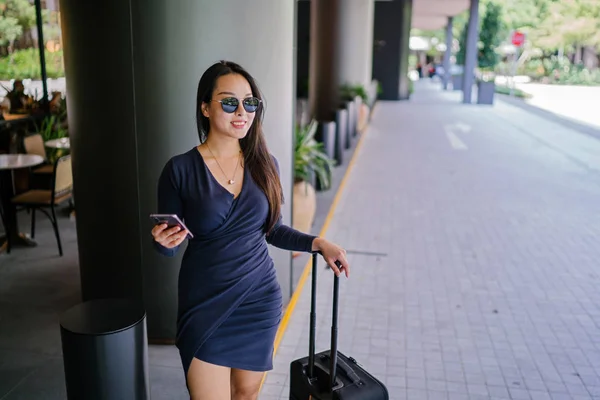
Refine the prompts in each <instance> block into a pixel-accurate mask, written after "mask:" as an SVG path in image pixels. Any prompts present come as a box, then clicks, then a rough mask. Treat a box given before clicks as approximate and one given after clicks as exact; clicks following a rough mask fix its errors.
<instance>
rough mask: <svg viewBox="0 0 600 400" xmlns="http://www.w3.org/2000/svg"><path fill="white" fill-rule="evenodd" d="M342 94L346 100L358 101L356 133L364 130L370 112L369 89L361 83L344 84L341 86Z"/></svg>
mask: <svg viewBox="0 0 600 400" xmlns="http://www.w3.org/2000/svg"><path fill="white" fill-rule="evenodd" d="M340 96H341V98H342V100H344V101H354V102H356V114H357V115H356V129H354V131H355V132H356V133H358V132H362V131H363V130H364V128H365V127H366V125H367V122H368V119H369V114H370V112H371V110H370V109H369V102H370V100H371V99H369V94H368V92H367V89H366V88H365V87H364V86H363V85H360V84H357V85H349V84H345V85H342V87H341V88H340Z"/></svg>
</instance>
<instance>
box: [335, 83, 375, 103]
mask: <svg viewBox="0 0 600 400" xmlns="http://www.w3.org/2000/svg"><path fill="white" fill-rule="evenodd" d="M340 96H341V98H342V100H346V101H352V100H354V99H355V98H356V96H359V97H360V98H361V99H362V101H363V103H367V104H368V101H369V95H368V93H367V89H365V87H364V86H363V85H360V84H356V85H350V84H345V85H342V87H341V88H340Z"/></svg>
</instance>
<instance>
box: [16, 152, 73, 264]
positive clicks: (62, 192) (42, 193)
mask: <svg viewBox="0 0 600 400" xmlns="http://www.w3.org/2000/svg"><path fill="white" fill-rule="evenodd" d="M72 190H73V173H72V166H71V156H70V155H66V156H63V157H60V158H59V159H58V160H56V162H55V163H54V171H53V173H52V189H50V190H40V189H32V190H28V191H26V192H24V193H21V194H19V195H17V196H15V197H13V199H12V202H13V204H15V206H17V207H19V206H21V207H23V208H25V209H27V210H30V211H31V238H32V239H33V238H34V237H35V212H36V210H40V211H42V212H43V213H44V214H46V216H47V217H48V218H49V219H50V222H52V227H53V228H54V234H55V235H56V242H57V243H58V253H59V254H60V256H61V257H62V255H63V251H62V245H61V243H60V234H59V231H58V221H57V218H56V210H55V208H56V206H57V205H60V204H62V203H64V202H65V201H71V198H72V195H73V194H72ZM48 209H49V210H50V212H48Z"/></svg>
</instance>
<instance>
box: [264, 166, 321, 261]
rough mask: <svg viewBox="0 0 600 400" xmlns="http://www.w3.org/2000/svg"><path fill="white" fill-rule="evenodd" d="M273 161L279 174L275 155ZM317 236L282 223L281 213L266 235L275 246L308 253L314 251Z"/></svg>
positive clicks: (268, 240) (268, 241)
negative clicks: (313, 246)
mask: <svg viewBox="0 0 600 400" xmlns="http://www.w3.org/2000/svg"><path fill="white" fill-rule="evenodd" d="M271 157H273V156H271ZM273 161H274V162H275V166H276V167H277V173H278V174H279V173H280V172H279V163H278V162H277V159H276V158H275V157H273ZM315 238H316V236H314V235H309V234H306V233H304V232H300V231H298V230H296V229H294V228H292V227H290V226H287V225H284V224H283V223H282V216H281V215H280V216H279V219H278V220H277V223H276V224H275V226H274V227H273V229H272V230H271V232H269V233H268V234H267V237H266V239H267V243H269V244H271V245H273V246H275V247H279V248H280V249H284V250H291V251H303V252H307V253H310V252H312V243H313V240H314V239H315Z"/></svg>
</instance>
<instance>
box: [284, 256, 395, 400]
mask: <svg viewBox="0 0 600 400" xmlns="http://www.w3.org/2000/svg"><path fill="white" fill-rule="evenodd" d="M339 284H340V278H338V277H335V276H334V279H333V318H332V322H331V348H330V350H325V351H323V352H320V353H318V354H315V324H316V312H315V308H316V297H317V296H316V285H317V254H313V256H312V288H311V300H310V338H309V351H308V357H303V358H300V359H297V360H294V361H292V362H291V364H290V400H389V394H388V391H387V388H386V387H385V385H384V384H383V383H382V382H380V381H379V380H378V379H377V378H375V377H374V376H373V375H371V374H369V373H368V372H367V371H365V370H364V369H363V367H362V366H360V365H359V364H358V363H357V362H356V360H355V359H353V358H352V357H347V356H346V355H344V354H342V353H341V352H339V351H337V324H338V300H339V299H338V298H339Z"/></svg>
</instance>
